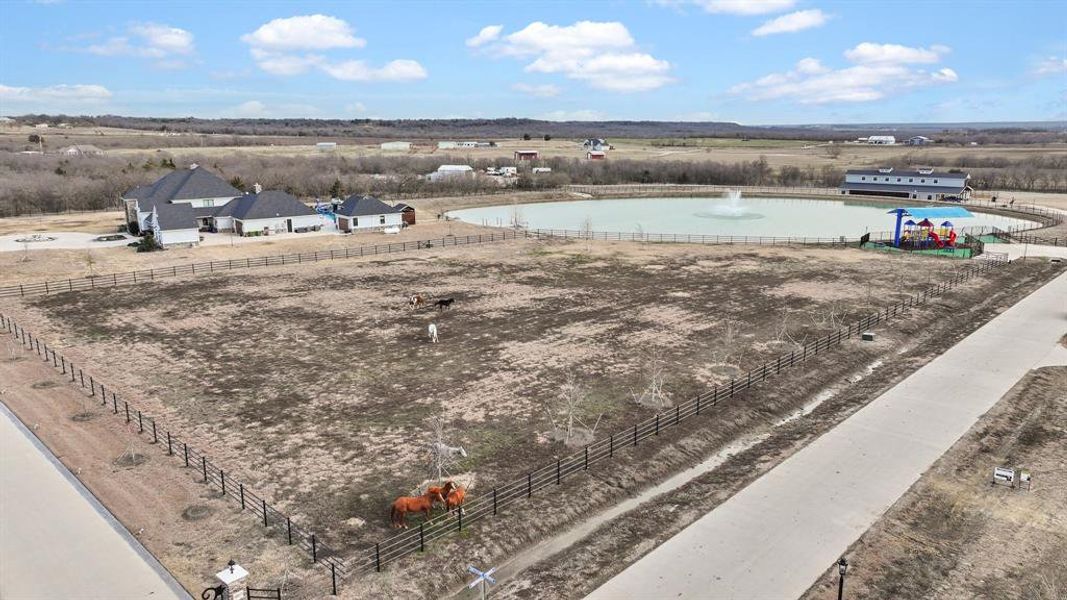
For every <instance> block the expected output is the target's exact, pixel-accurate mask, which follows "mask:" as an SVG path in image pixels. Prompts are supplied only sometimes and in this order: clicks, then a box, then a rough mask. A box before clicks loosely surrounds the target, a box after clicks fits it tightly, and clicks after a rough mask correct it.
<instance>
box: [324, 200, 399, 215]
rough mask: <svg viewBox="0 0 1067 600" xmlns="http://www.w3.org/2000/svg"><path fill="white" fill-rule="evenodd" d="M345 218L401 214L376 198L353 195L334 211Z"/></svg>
mask: <svg viewBox="0 0 1067 600" xmlns="http://www.w3.org/2000/svg"><path fill="white" fill-rule="evenodd" d="M334 212H336V213H337V214H339V215H343V216H345V217H365V216H369V215H387V214H390V213H395V212H400V211H399V210H397V209H396V208H394V207H392V206H389V205H388V204H386V203H384V202H382V201H381V200H379V199H377V198H375V197H374V196H360V195H353V196H349V197H348V198H346V199H345V201H344V203H343V204H341V206H339V207H337V210H336V211H334Z"/></svg>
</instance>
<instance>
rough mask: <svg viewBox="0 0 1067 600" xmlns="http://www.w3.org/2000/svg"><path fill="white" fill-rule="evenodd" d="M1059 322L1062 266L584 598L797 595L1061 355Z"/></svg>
mask: <svg viewBox="0 0 1067 600" xmlns="http://www.w3.org/2000/svg"><path fill="white" fill-rule="evenodd" d="M1065 332H1067V274H1064V275H1061V276H1059V277H1057V278H1056V279H1055V280H1053V281H1052V282H1050V283H1048V284H1047V285H1045V286H1044V287H1042V288H1041V289H1039V290H1038V291H1036V292H1034V293H1033V294H1031V295H1030V296H1028V297H1027V298H1025V299H1023V300H1022V301H1021V302H1019V303H1018V304H1016V305H1015V306H1013V307H1012V308H1010V309H1009V310H1007V311H1005V312H1004V313H1002V314H1001V315H999V316H998V317H997V318H995V319H993V320H992V321H990V322H989V323H987V324H986V325H985V326H983V327H982V328H980V329H978V330H977V331H975V332H974V333H973V334H971V335H969V336H968V337H967V338H966V339H964V340H963V341H961V342H960V343H958V344H956V345H955V346H953V347H952V348H951V349H949V351H948V352H946V353H945V354H943V355H941V356H939V357H938V358H936V359H934V360H933V361H931V362H930V363H929V364H927V365H926V366H925V367H923V368H921V369H919V370H918V371H916V372H915V373H913V374H912V375H911V376H909V377H908V378H907V379H905V380H904V381H902V382H900V383H899V384H898V385H896V386H895V387H893V388H892V389H891V390H889V391H888V392H886V393H885V394H883V395H881V396H879V397H878V398H876V399H875V400H874V401H872V402H871V403H870V404H868V405H867V406H866V407H864V408H863V409H862V410H860V411H859V412H857V413H856V414H854V415H853V416H852V417H850V418H848V419H847V420H845V421H844V422H843V423H841V424H840V425H838V426H837V427H835V428H834V429H833V430H831V431H829V432H827V433H826V434H824V435H823V436H822V437H820V438H819V439H817V440H815V441H814V442H812V443H811V444H810V445H808V446H807V447H806V448H804V449H803V450H801V451H800V452H798V453H797V454H795V455H793V456H792V457H790V458H789V459H787V460H786V461H784V462H783V463H782V464H780V465H779V466H778V467H776V468H775V469H773V470H771V471H770V472H768V473H767V474H765V475H764V476H762V477H760V478H759V479H757V480H756V481H755V482H753V483H752V484H751V485H749V486H748V487H746V488H745V489H743V490H741V491H740V492H738V493H737V494H736V495H734V496H733V497H732V498H730V499H729V500H727V501H726V502H724V503H723V504H722V505H721V506H719V507H718V508H716V509H715V510H713V511H712V512H710V513H708V514H707V515H705V516H703V517H701V518H700V519H699V520H698V521H696V522H695V523H693V524H692V525H690V526H689V527H688V528H686V529H685V530H683V531H682V532H681V533H679V534H678V535H676V536H674V537H673V538H671V539H670V540H668V541H667V542H665V543H664V544H662V545H661V546H659V547H658V548H656V549H655V550H653V551H652V552H651V553H649V554H648V555H647V556H645V557H644V558H642V559H641V560H639V561H637V562H636V563H634V564H633V565H630V567H629V568H627V569H626V570H625V571H623V572H622V573H620V574H619V575H617V576H616V577H614V578H613V579H611V580H609V581H608V582H607V583H605V584H604V585H603V586H601V587H600V588H599V589H597V590H595V591H594V592H593V593H592V594H591V595H590V596H589V598H593V599H596V600H603V599H608V598H611V599H615V598H641V599H645V598H737V599H745V600H748V599H753V598H759V599H778V598H781V599H792V598H797V597H798V596H800V595H801V594H803V593H804V591H805V590H807V589H808V587H809V586H810V585H811V584H812V583H813V582H814V581H815V580H816V579H817V578H818V577H819V576H820V575H821V574H822V573H823V572H824V571H825V570H826V569H827V568H829V567H830V566H831V565H832V564H833V563H834V561H836V560H837V559H838V558H839V557H840V556H841V555H842V554H843V553H844V552H845V551H846V550H847V548H848V547H849V546H850V545H851V544H852V543H853V542H854V541H856V540H857V539H858V538H859V536H860V535H862V534H863V532H865V531H866V530H867V529H868V528H869V527H870V526H871V525H872V524H873V523H874V522H875V521H876V520H877V519H878V518H879V517H880V516H881V515H882V514H883V513H884V512H885V511H886V510H887V509H888V508H889V507H890V506H891V505H892V504H893V503H894V502H895V501H896V500H897V499H898V498H899V497H900V496H901V495H902V494H904V493H905V492H906V491H907V490H908V488H909V487H910V486H911V485H912V484H913V483H914V482H915V481H916V480H917V479H918V478H919V476H920V475H922V473H923V472H924V471H926V470H927V469H928V468H929V467H930V466H931V465H932V464H933V463H934V461H936V460H937V459H938V458H939V457H940V456H941V455H942V454H943V453H944V452H945V451H946V450H948V448H949V447H951V446H952V444H953V443H955V442H956V440H958V439H959V438H960V437H961V436H962V435H963V434H964V433H966V432H967V430H968V429H970V428H971V426H972V425H974V423H975V421H976V420H977V419H978V418H979V417H980V416H981V415H982V414H984V413H985V412H986V411H987V410H989V409H990V408H991V407H992V406H993V405H994V404H995V403H996V402H997V401H998V400H1000V398H1001V397H1002V396H1003V395H1004V394H1005V393H1006V392H1007V391H1008V390H1009V389H1010V388H1011V387H1012V386H1013V385H1015V383H1016V382H1018V381H1019V379H1020V378H1022V377H1023V376H1024V375H1025V374H1026V373H1027V372H1028V371H1029V370H1030V369H1031V368H1034V367H1036V366H1041V365H1046V364H1051V363H1056V362H1062V360H1063V358H1064V353H1063V352H1062V348H1059V344H1058V342H1059V340H1060V338H1061V337H1062V336H1063V335H1064V333H1065ZM946 390H951V392H950V393H948V394H946V393H945V391H946ZM993 466H994V465H993V464H992V463H990V465H989V469H990V472H992V469H993Z"/></svg>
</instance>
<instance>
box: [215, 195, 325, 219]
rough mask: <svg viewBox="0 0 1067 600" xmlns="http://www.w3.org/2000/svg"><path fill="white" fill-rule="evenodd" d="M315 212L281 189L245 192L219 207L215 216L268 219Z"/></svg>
mask: <svg viewBox="0 0 1067 600" xmlns="http://www.w3.org/2000/svg"><path fill="white" fill-rule="evenodd" d="M314 214H317V213H316V212H315V209H313V208H311V207H309V206H308V205H306V204H304V203H303V202H301V201H299V200H297V199H296V197H295V196H293V195H292V194H289V193H286V192H281V191H276V190H272V191H268V192H260V193H258V194H245V195H244V196H241V197H240V198H238V199H236V200H231V201H229V202H227V203H226V204H225V205H223V206H221V207H220V208H219V212H217V213H215V216H218V217H226V216H232V217H233V218H235V219H242V220H244V219H269V218H271V217H298V216H301V215H314Z"/></svg>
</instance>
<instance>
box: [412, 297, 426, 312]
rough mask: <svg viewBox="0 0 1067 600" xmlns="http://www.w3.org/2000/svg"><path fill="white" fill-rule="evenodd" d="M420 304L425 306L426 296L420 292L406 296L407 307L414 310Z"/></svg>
mask: <svg viewBox="0 0 1067 600" xmlns="http://www.w3.org/2000/svg"><path fill="white" fill-rule="evenodd" d="M420 306H426V298H424V297H423V295H422V294H412V295H410V296H408V308H410V309H411V310H415V309H416V308H419V307H420Z"/></svg>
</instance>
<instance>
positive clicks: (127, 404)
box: [122, 400, 130, 423]
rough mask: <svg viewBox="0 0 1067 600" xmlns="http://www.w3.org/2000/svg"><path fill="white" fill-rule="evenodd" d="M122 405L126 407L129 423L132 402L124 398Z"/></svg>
mask: <svg viewBox="0 0 1067 600" xmlns="http://www.w3.org/2000/svg"><path fill="white" fill-rule="evenodd" d="M122 406H123V407H125V408H126V422H127V423H129V422H130V403H129V402H127V401H125V400H123V401H122Z"/></svg>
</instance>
